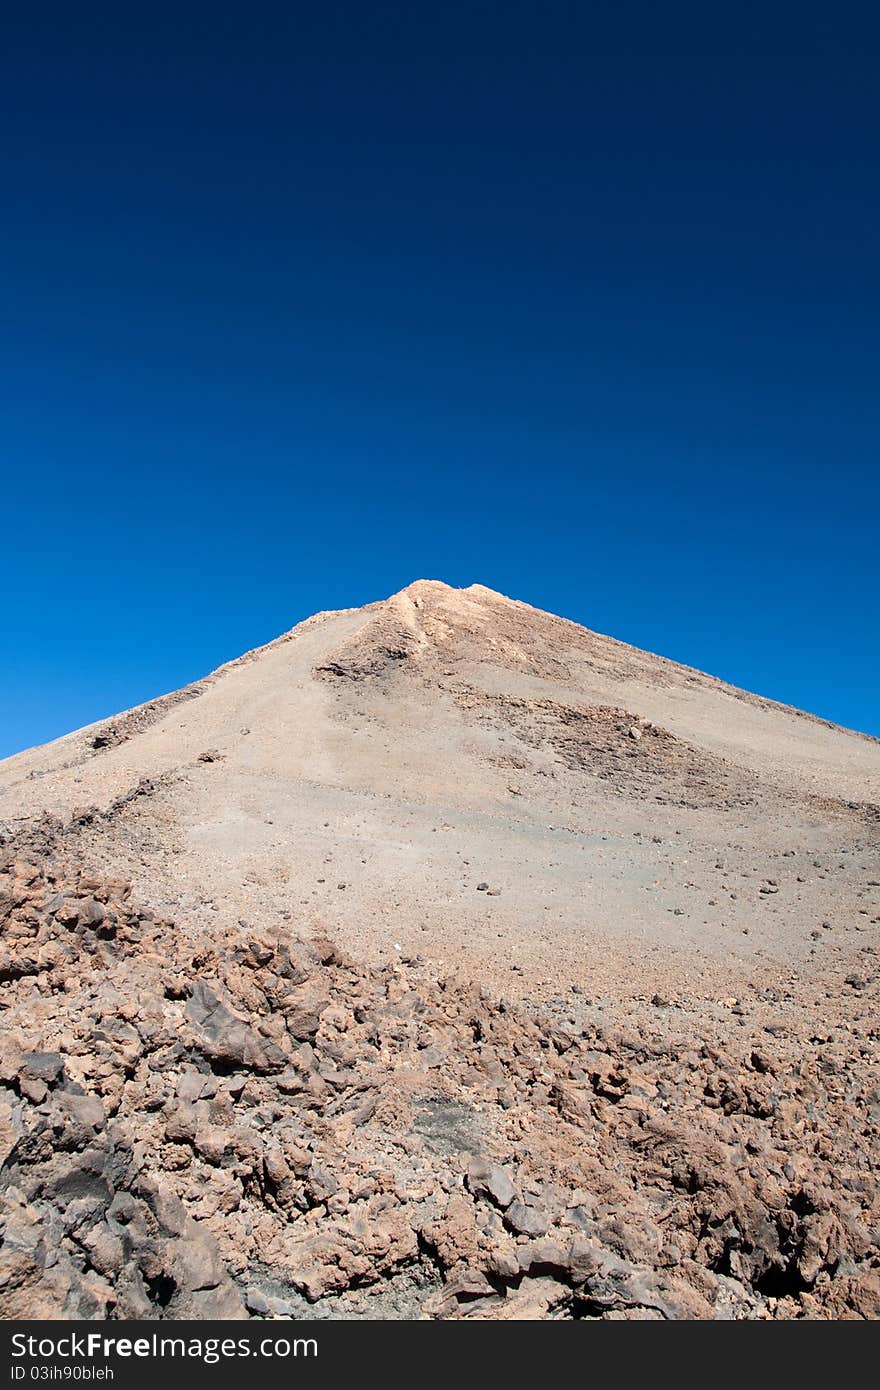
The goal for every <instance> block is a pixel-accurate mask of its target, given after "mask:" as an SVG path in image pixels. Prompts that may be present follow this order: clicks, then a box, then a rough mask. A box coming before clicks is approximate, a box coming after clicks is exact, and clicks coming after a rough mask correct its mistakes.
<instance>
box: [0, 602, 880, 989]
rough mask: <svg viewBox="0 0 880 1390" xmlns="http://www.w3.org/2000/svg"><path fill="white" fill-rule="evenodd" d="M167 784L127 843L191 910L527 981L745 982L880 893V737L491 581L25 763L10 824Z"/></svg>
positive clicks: (285, 640)
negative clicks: (737, 684) (727, 680)
mask: <svg viewBox="0 0 880 1390" xmlns="http://www.w3.org/2000/svg"><path fill="white" fill-rule="evenodd" d="M143 779H147V780H148V781H149V783H150V784H151V792H150V796H149V798H138V799H137V800H136V801H135V802H133V803H129V804H128V806H127V807H126V811H125V813H124V815H121V816H120V817H118V818H117V824H116V826H115V828H114V833H113V835H111V836H106V835H105V836H104V837H103V839H102V844H101V854H102V857H104V858H105V860H106V864H107V867H108V869H112V870H113V872H115V873H119V874H122V875H124V876H126V877H131V878H132V879H133V881H134V884H135V888H136V889H137V891H139V892H143V893H145V894H146V895H148V896H149V897H150V899H151V900H152V901H155V900H157V899H158V905H159V906H161V908H162V909H163V910H167V911H177V910H180V909H181V908H183V909H185V910H187V911H191V912H196V913H198V914H200V915H201V917H202V919H203V921H204V922H205V924H206V925H210V922H211V920H212V917H213V916H216V914H226V915H229V916H231V917H232V918H233V919H234V920H238V919H239V918H245V919H246V920H248V921H251V922H253V923H254V924H255V925H257V926H261V925H264V924H265V923H267V922H273V921H275V920H276V919H277V917H278V915H279V914H283V913H289V914H290V920H293V921H295V922H296V925H297V927H298V929H300V930H303V931H305V932H321V933H325V932H328V931H329V932H330V933H331V934H332V935H333V936H334V939H337V940H339V941H340V942H341V944H343V945H344V946H346V947H348V948H350V949H352V950H356V952H357V953H358V955H359V956H360V957H363V958H365V959H369V960H371V961H373V962H376V961H378V960H381V959H387V958H389V957H391V956H393V955H394V954H395V953H396V952H398V951H399V950H401V949H402V950H410V951H412V950H418V951H421V952H427V953H428V954H429V955H430V956H431V957H432V958H435V959H436V960H438V961H441V962H449V961H455V962H456V963H457V964H460V965H462V966H464V965H466V966H467V968H469V969H471V970H472V971H473V972H474V973H475V974H479V976H480V978H483V979H485V978H489V979H491V980H493V981H494V982H495V983H497V984H498V985H499V986H500V987H503V988H505V989H510V988H512V987H515V986H516V985H517V984H518V981H517V979H516V978H515V977H516V976H518V975H519V974H520V972H522V980H523V981H524V982H526V983H527V984H528V987H529V988H530V989H534V990H537V991H540V990H541V989H542V988H543V987H544V986H552V987H556V986H558V985H561V984H567V983H571V982H572V981H575V982H578V981H580V982H581V983H585V984H589V985H590V986H591V987H592V988H606V987H607V988H609V989H613V990H614V991H615V992H616V993H620V992H621V991H625V992H632V991H636V992H642V993H644V992H651V991H652V990H653V989H655V988H658V987H663V988H669V987H673V986H676V985H678V986H681V987H687V988H689V989H702V990H703V991H704V992H707V993H716V994H717V993H718V992H719V990H722V991H723V992H724V993H730V992H731V990H732V989H733V987H734V985H735V984H737V982H739V981H741V980H742V979H743V978H748V977H749V976H750V975H751V974H753V973H754V971H755V969H756V968H757V969H761V970H763V969H765V968H768V967H770V968H778V967H780V966H787V965H789V964H792V963H798V964H804V963H806V962H807V961H808V960H809V959H810V953H811V952H812V951H815V950H816V949H817V947H816V945H815V942H814V940H813V938H812V936H811V932H812V931H814V930H815V929H817V928H819V929H821V923H822V922H823V921H824V920H828V919H829V918H831V919H833V922H834V929H835V933H836V934H835V935H834V936H833V938H827V939H826V938H825V937H823V938H822V949H823V950H825V951H827V950H828V949H829V947H830V942H831V941H832V940H833V942H834V944H835V945H837V944H838V943H839V942H840V941H841V940H843V939H844V937H845V936H846V934H847V933H848V932H851V930H852V928H853V927H854V926H858V925H862V924H863V923H862V920H861V919H862V916H863V914H864V911H865V910H867V911H868V912H869V913H870V914H871V915H873V910H872V905H871V902H870V901H869V900H870V896H871V894H870V889H869V887H868V880H870V879H872V878H877V877H878V876H880V875H878V874H877V873H876V872H875V868H876V863H875V861H874V860H873V859H872V854H873V853H874V852H875V848H876V842H877V836H876V831H877V815H878V813H877V809H876V807H877V804H878V803H880V743H878V742H877V741H875V740H872V739H869V738H866V737H864V736H861V735H858V734H854V733H850V732H847V731H845V730H843V729H839V728H836V727H834V726H831V725H828V724H826V723H823V722H821V721H819V720H816V719H813V718H811V717H810V716H808V715H804V714H801V713H798V712H796V711H793V710H790V709H786V708H784V707H781V706H779V705H776V704H773V703H772V702H770V701H766V700H761V699H759V698H758V697H756V696H752V695H748V694H746V693H745V692H742V691H738V690H734V689H733V688H731V687H729V686H725V685H724V684H722V683H721V682H719V681H717V680H714V679H713V678H711V677H708V676H704V675H701V674H700V673H698V672H695V671H691V670H688V669H686V668H684V667H680V666H676V665H675V664H673V663H671V662H668V661H664V660H662V659H661V658H658V657H654V656H651V655H648V654H646V653H643V652H639V651H636V650H635V649H633V648H631V647H627V646H624V645H623V644H621V643H618V642H615V641H613V640H611V639H610V638H607V637H601V636H599V635H597V634H595V633H591V632H588V631H586V630H585V629H583V628H580V627H578V626H576V625H575V624H573V623H570V622H566V621H564V620H562V619H559V618H555V617H552V616H551V615H549V614H546V613H541V612H539V611H537V610H535V609H532V608H529V607H528V606H527V605H525V604H522V603H516V602H513V601H511V600H508V599H505V598H502V597H501V596H500V595H498V594H494V593H492V592H491V591H490V590H488V589H484V588H482V587H481V586H473V587H472V588H470V589H466V590H461V591H459V590H453V589H450V588H449V587H447V586H446V585H443V584H440V583H435V582H430V581H419V582H417V583H415V584H413V585H411V586H410V587H409V588H408V589H405V590H404V591H403V592H402V593H400V594H397V595H395V596H394V597H393V598H391V599H389V600H387V601H386V602H384V603H378V604H374V605H371V606H370V607H368V608H366V609H362V610H354V611H347V612H343V613H329V614H320V615H318V616H317V617H315V618H312V619H309V621H308V622H306V623H304V624H302V625H301V626H300V627H298V628H295V629H294V630H293V631H292V632H291V633H288V634H287V635H286V636H285V637H282V638H280V639H279V640H278V641H277V642H274V643H271V644H270V645H269V646H268V647H264V648H262V649H260V650H258V651H256V652H252V653H249V654H248V655H247V656H245V657H243V658H242V659H241V660H239V661H236V662H233V663H231V664H230V665H229V666H226V667H223V668H221V669H220V670H219V671H218V672H216V673H214V675H212V676H209V677H208V678H206V679H205V680H204V681H202V682H200V683H199V684H197V685H195V686H192V687H190V688H189V689H187V690H184V691H182V692H179V693H177V694H174V695H171V696H167V697H165V698H164V699H161V700H157V701H154V702H152V703H151V704H149V705H146V706H143V707H141V708H140V709H139V710H134V711H131V712H130V713H128V714H124V715H121V716H119V717H118V718H116V719H114V720H112V721H110V722H109V723H107V724H106V725H101V726H95V727H94V728H91V729H87V730H84V731H80V732H79V733H75V734H71V735H69V736H68V737H67V738H63V739H60V740H58V741H57V742H56V743H54V744H50V745H47V746H46V747H44V748H39V749H35V750H33V751H31V752H28V753H24V754H21V755H19V756H18V757H15V758H11V759H9V760H8V761H6V762H5V763H3V764H0V820H8V821H12V822H14V821H16V820H17V819H18V818H20V817H22V816H27V815H32V814H34V813H35V812H40V811H43V810H48V811H51V812H53V813H56V814H61V815H69V814H70V812H71V811H72V810H74V809H75V808H77V807H80V806H89V805H96V806H98V807H99V808H100V809H106V808H107V807H108V806H109V805H110V804H111V803H112V802H113V801H114V800H117V799H119V798H122V797H125V796H126V795H127V794H128V793H129V792H130V791H131V790H132V789H133V788H135V787H136V786H137V785H138V783H139V782H141V781H142V780H143ZM770 879H773V880H775V883H768V882H767V880H770ZM482 882H485V883H487V884H488V885H489V892H488V894H487V893H485V892H478V890H477V886H478V884H480V883H482ZM340 885H344V886H343V887H341V886H340ZM774 888H775V889H777V890H778V891H776V892H773V891H767V890H768V889H771V890H772V889H774Z"/></svg>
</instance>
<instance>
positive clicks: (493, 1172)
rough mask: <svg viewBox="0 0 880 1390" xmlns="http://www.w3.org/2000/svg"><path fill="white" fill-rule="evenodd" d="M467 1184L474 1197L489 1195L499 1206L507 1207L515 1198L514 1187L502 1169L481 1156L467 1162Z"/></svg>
mask: <svg viewBox="0 0 880 1390" xmlns="http://www.w3.org/2000/svg"><path fill="white" fill-rule="evenodd" d="M467 1185H468V1188H469V1189H470V1191H471V1192H472V1193H473V1194H474V1196H475V1197H482V1196H487V1197H491V1199H492V1201H493V1202H494V1203H495V1205H496V1206H499V1207H509V1206H510V1204H511V1202H513V1201H514V1199H515V1198H516V1188H515V1187H514V1185H513V1183H512V1182H511V1181H510V1178H509V1177H508V1176H507V1174H506V1173H505V1171H504V1169H503V1168H500V1167H499V1166H498V1164H497V1163H489V1162H487V1161H486V1160H485V1159H482V1158H472V1159H471V1161H470V1163H469V1164H468V1171H467Z"/></svg>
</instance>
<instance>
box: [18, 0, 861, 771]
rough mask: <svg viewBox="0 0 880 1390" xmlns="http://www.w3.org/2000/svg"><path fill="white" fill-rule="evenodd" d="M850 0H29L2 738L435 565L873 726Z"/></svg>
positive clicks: (73, 723)
mask: <svg viewBox="0 0 880 1390" xmlns="http://www.w3.org/2000/svg"><path fill="white" fill-rule="evenodd" d="M825 9H826V11H827V13H826V15H825V19H824V23H825V24H826V26H828V27H827V29H826V31H824V32H823V30H822V28H821V27H820V25H819V24H818V23H817V24H815V25H812V26H811V23H810V20H809V10H808V8H806V9H805V8H804V7H798V10H797V11H796V14H797V16H798V18H797V22H796V23H794V24H792V25H789V24H788V23H787V18H783V16H782V12H780V14H779V23H778V24H777V25H776V27H775V28H774V27H772V26H771V25H770V23H769V20H768V10H767V7H766V6H760V7H758V6H756V7H755V8H754V9H750V8H749V7H748V6H742V5H741V6H738V7H736V8H735V9H733V8H731V10H730V12H729V13H728V12H726V11H722V10H721V9H720V8H719V7H713V6H708V7H707V6H705V5H704V6H701V7H699V8H696V7H695V8H694V10H693V14H692V16H691V18H693V17H694V16H697V17H698V16H700V15H702V16H703V17H704V19H703V24H704V27H703V28H702V29H699V28H697V27H696V26H695V24H693V23H688V22H686V21H685V19H684V18H683V21H682V27H681V28H680V29H679V30H678V31H675V30H673V29H671V28H670V27H669V25H670V20H669V15H670V10H669V7H661V6H656V5H653V6H647V5H645V6H637V5H631V6H628V7H627V6H625V5H624V6H621V5H616V6H612V5H590V4H579V5H570V6H568V5H560V4H549V5H538V4H531V5H517V4H515V3H507V4H491V5H489V4H479V3H473V4H468V5H466V6H464V5H463V6H456V5H446V4H444V5H436V6H422V5H418V4H416V5H412V4H410V5H406V6H403V5H401V6H383V5H363V4H350V5H336V6H334V5H332V4H323V3H322V4H320V5H317V4H316V5H314V6H300V5H296V4H293V5H291V4H287V5H284V6H281V5H279V6H277V7H275V6H273V5H268V4H262V5H261V4H259V3H257V4H253V5H249V6H235V7H234V12H233V7H229V8H228V9H227V8H225V7H224V6H223V5H222V4H221V5H211V6H208V5H205V6H193V5H187V4H182V5H177V6H174V7H171V6H164V7H163V6H156V7H147V6H143V7H137V9H136V11H135V7H132V6H125V5H122V6H120V5H116V6H113V7H110V6H108V7H106V9H99V8H97V7H94V6H89V5H85V6H66V7H63V8H62V7H58V10H57V13H53V11H52V9H51V7H50V9H49V10H46V9H44V8H43V7H39V9H38V10H35V9H34V7H21V13H20V17H19V18H18V20H16V19H15V17H11V18H10V16H9V15H8V14H7V15H5V16H4V20H3V34H2V43H0V116H2V145H0V175H2V224H0V248H2V261H0V290H2V297H0V315H2V318H0V324H2V335H0V450H2V454H0V469H2V475H3V476H2V493H0V496H2V509H3V519H4V534H5V555H6V565H5V567H4V590H5V596H6V601H5V603H4V605H3V619H4V620H3V623H2V629H0V631H2V636H0V756H2V755H4V754H7V753H11V752H13V751H15V750H17V749H18V748H21V747H24V746H26V745H28V744H31V743H35V742H41V741H44V740H47V739H49V738H52V737H54V736H56V735H58V734H61V733H63V732H66V731H67V730H69V729H71V728H74V727H77V726H79V725H81V724H83V723H86V722H89V721H92V720H95V719H98V718H101V717H103V716H105V715H107V714H110V713H113V712H115V711H116V710H118V709H121V708H125V707H127V706H130V705H132V704H134V703H137V702H139V701H141V700H144V699H147V698H149V697H150V696H152V695H155V694H158V693H161V692H163V691H165V690H168V689H173V688H175V687H177V686H180V685H182V684H184V683H185V682H187V681H189V680H192V679H194V678H196V677H198V676H199V675H201V674H203V673H204V672H205V671H207V670H209V669H210V668H212V667H213V666H216V665H217V664H218V663H220V662H221V661H223V660H226V659H228V658H230V657H233V656H236V655H238V654H239V653H240V652H242V651H243V650H245V649H247V648H249V647H252V646H255V645H257V644H258V643H261V642H264V641H266V640H268V639H269V638H271V637H273V636H275V635H276V634H277V633H279V632H281V631H283V630H284V629H286V628H288V627H290V626H292V625H293V624H294V623H295V622H297V621H299V620H300V619H301V618H303V617H306V616H307V615H308V614H309V613H311V612H313V611H314V610H316V609H319V608H333V607H343V606H348V605H354V604H361V603H364V602H366V601H369V600H371V599H375V598H380V597H384V596H385V595H387V594H389V593H391V592H392V591H394V590H396V589H399V588H401V587H402V586H403V585H405V584H407V583H408V582H410V581H411V580H412V579H414V578H417V577H428V578H441V579H445V580H447V581H448V582H449V583H452V584H468V583H471V582H473V581H479V582H481V583H484V584H488V585H490V586H491V587H492V588H495V589H500V590H502V591H503V592H506V593H509V594H511V595H513V596H515V597H520V598H524V599H526V600H528V601H529V602H531V603H534V604H536V605H538V606H540V607H543V608H548V609H551V610H553V611H555V612H558V613H562V614H565V615H567V616H569V617H572V618H575V619H577V620H578V621H580V622H583V623H585V624H587V625H588V626H590V627H594V628H597V629H599V630H601V631H605V632H610V633H612V634H614V635H615V636H618V637H620V638H623V639H625V640H626V641H629V642H633V643H636V644H637V645H639V646H643V647H647V648H649V649H651V650H654V651H658V652H661V653H663V654H665V655H667V656H671V657H673V658H675V659H678V660H681V661H685V662H688V663H689V664H691V665H695V666H699V667H702V668H703V669H705V670H708V671H711V672H713V673H715V674H717V675H720V676H722V677H724V678H726V679H728V680H731V681H733V682H735V683H737V684H739V685H744V686H747V687H749V688H752V689H755V690H758V691H760V692H762V693H765V694H768V695H771V696H774V697H776V698H778V699H781V700H785V701H788V702H790V703H793V704H796V705H800V706H803V707H805V708H807V709H810V710H814V711H816V712H817V713H819V714H822V715H825V716H827V717H829V718H831V719H835V720H838V721H840V722H842V723H844V724H848V725H852V726H855V727H858V728H862V729H865V730H868V731H871V732H874V733H878V734H880V701H878V681H877V677H878V659H877V638H878V616H877V615H878V574H877V568H878V566H877V560H878V545H877V530H878V504H880V482H878V440H880V393H878V366H880V361H878V358H880V353H878V322H880V258H878V245H880V191H878V177H877V170H878V167H880V158H878V156H880V150H878V145H880V140H878V131H880V112H878V100H877V95H876V87H877V84H876V75H877V74H876V70H875V71H873V72H872V70H871V59H870V55H871V54H872V53H874V54H876V51H877V49H876V45H875V44H874V43H873V38H874V37H876V36H872V35H870V34H868V33H866V32H865V30H864V28H862V29H861V30H860V29H859V28H858V27H857V26H855V25H854V23H853V22H852V16H849V17H846V18H845V12H844V11H843V10H842V9H840V8H839V7H834V9H833V12H832V9H831V7H825ZM28 10H30V11H31V13H30V15H28V14H27V11H28ZM707 11H711V15H710V16H708V17H707V13H706V12H707ZM671 13H679V12H678V11H676V9H675V7H672V11H671ZM680 13H681V15H682V16H684V12H683V11H681V12H680ZM794 13H795V12H794V11H792V14H794ZM855 13H856V15H857V16H858V15H859V14H861V15H862V18H863V19H865V18H866V17H867V16H868V14H869V10H868V7H863V9H862V10H857V11H856V12H855ZM707 25H711V29H712V31H711V32H710V30H709V28H708V27H706V26H707Z"/></svg>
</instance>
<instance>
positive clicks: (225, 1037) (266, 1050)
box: [186, 980, 287, 1072]
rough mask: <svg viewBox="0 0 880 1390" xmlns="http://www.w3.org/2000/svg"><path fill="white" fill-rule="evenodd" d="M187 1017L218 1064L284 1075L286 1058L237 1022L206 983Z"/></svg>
mask: <svg viewBox="0 0 880 1390" xmlns="http://www.w3.org/2000/svg"><path fill="white" fill-rule="evenodd" d="M186 1016H187V1018H188V1019H189V1020H190V1021H191V1023H192V1024H193V1025H194V1027H195V1029H196V1032H197V1036H198V1039H199V1044H200V1046H201V1048H202V1050H203V1051H204V1053H205V1055H206V1056H207V1057H211V1058H213V1059H214V1060H215V1061H218V1062H225V1063H228V1064H231V1065H234V1066H242V1067H247V1068H248V1069H250V1070H252V1071H257V1072H271V1071H280V1070H281V1069H282V1068H283V1067H285V1066H286V1065H287V1056H286V1054H285V1053H284V1052H282V1051H281V1049H280V1048H279V1047H276V1045H275V1044H274V1043H272V1042H269V1041H268V1040H266V1039H263V1038H261V1037H259V1035H258V1034H257V1033H255V1032H254V1030H253V1028H251V1027H250V1026H249V1025H248V1024H247V1023H245V1022H244V1021H243V1020H242V1019H240V1018H237V1017H236V1016H235V1014H233V1013H232V1012H231V1010H229V1009H227V1007H226V1005H225V1004H223V1003H222V1002H221V1001H220V999H219V998H218V996H217V995H216V994H215V993H214V991H213V990H212V989H211V988H210V986H209V985H207V984H206V983H205V982H204V981H203V980H199V981H198V982H197V983H196V984H195V986H194V987H193V992H192V995H191V997H190V1000H189V1002H188V1004H187V1006H186Z"/></svg>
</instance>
